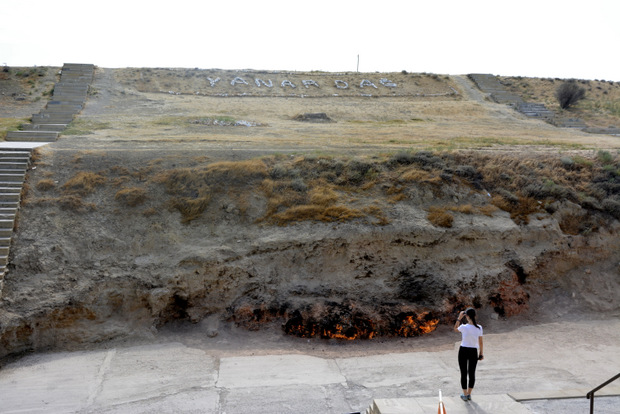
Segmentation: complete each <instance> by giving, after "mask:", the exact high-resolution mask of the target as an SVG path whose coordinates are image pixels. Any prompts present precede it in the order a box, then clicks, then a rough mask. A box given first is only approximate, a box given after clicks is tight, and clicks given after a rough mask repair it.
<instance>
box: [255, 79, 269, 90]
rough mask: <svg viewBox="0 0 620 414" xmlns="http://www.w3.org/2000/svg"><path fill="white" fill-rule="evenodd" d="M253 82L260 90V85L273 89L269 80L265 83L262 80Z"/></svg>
mask: <svg viewBox="0 0 620 414" xmlns="http://www.w3.org/2000/svg"><path fill="white" fill-rule="evenodd" d="M254 82H255V83H256V86H258V87H259V88H260V84H261V83H262V84H263V85H265V86H266V87H268V88H272V87H273V82H271V79H269V80H268V81H267V82H269V83H267V82H265V81H264V80H262V79H254Z"/></svg>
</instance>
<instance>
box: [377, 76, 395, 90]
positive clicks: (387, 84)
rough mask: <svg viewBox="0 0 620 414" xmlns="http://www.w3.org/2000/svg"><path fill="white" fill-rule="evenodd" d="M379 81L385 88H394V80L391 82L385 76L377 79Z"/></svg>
mask: <svg viewBox="0 0 620 414" xmlns="http://www.w3.org/2000/svg"><path fill="white" fill-rule="evenodd" d="M379 82H380V83H381V85H383V86H385V87H386V88H395V87H396V84H395V83H394V82H392V81H391V80H388V79H387V78H383V79H381V80H379Z"/></svg>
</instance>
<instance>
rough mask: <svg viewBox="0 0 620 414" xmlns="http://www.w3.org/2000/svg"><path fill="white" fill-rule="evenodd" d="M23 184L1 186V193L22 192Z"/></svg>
mask: <svg viewBox="0 0 620 414" xmlns="http://www.w3.org/2000/svg"><path fill="white" fill-rule="evenodd" d="M21 190H22V188H21V186H19V187H17V186H16V187H0V194H2V193H21Z"/></svg>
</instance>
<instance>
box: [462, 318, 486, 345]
mask: <svg viewBox="0 0 620 414" xmlns="http://www.w3.org/2000/svg"><path fill="white" fill-rule="evenodd" d="M478 326H479V327H480V329H478V328H476V327H475V326H474V325H470V324H468V323H467V324H464V325H461V326H459V327H458V328H457V329H458V330H459V332H460V333H461V334H462V339H461V346H464V347H465V348H476V349H478V348H479V344H478V338H480V337H481V336H482V325H480V324H479V325H478Z"/></svg>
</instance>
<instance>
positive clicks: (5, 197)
mask: <svg viewBox="0 0 620 414" xmlns="http://www.w3.org/2000/svg"><path fill="white" fill-rule="evenodd" d="M20 197H21V194H20V193H19V192H17V193H0V201H19V199H20Z"/></svg>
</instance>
